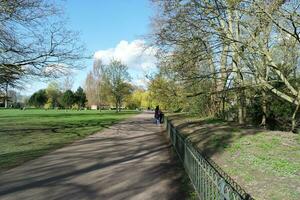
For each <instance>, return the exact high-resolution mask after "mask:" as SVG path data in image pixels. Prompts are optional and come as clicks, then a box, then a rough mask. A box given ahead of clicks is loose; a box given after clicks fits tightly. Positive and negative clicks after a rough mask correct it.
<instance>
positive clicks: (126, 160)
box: [0, 113, 184, 200]
mask: <svg viewBox="0 0 300 200" xmlns="http://www.w3.org/2000/svg"><path fill="white" fill-rule="evenodd" d="M152 117H153V114H150V113H149V114H147V113H143V114H139V115H137V116H134V117H131V118H129V119H127V120H126V121H122V122H120V123H118V124H116V125H113V126H111V127H110V128H108V129H105V130H103V131H101V132H99V133H97V134H94V135H92V136H90V137H87V138H86V139H83V140H80V141H77V142H75V143H73V144H72V145H69V146H66V147H64V148H62V149H59V150H56V151H54V152H52V153H49V154H47V155H45V156H43V157H40V158H38V159H36V160H33V161H29V162H27V163H25V164H24V165H21V166H19V167H16V168H13V169H11V170H8V171H5V172H2V173H0V199H1V200H4V199H5V200H12V199H15V200H29V199H30V200H40V199H45V200H54V199H55V200H58V199H67V200H74V199H99V200H106V199H109V200H110V199H112V200H115V199H138V200H146V199H154V200H160V199H184V197H183V196H182V195H183V194H182V193H181V192H180V175H179V174H180V173H179V172H178V171H176V167H174V160H173V158H172V156H171V155H170V146H169V144H168V143H167V142H166V139H165V136H164V135H163V132H162V131H163V128H162V127H161V126H156V125H155V124H153V121H152Z"/></svg>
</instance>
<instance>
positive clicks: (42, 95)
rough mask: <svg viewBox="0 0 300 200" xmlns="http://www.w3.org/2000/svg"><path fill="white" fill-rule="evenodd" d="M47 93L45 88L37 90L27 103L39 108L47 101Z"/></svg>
mask: <svg viewBox="0 0 300 200" xmlns="http://www.w3.org/2000/svg"><path fill="white" fill-rule="evenodd" d="M47 100H48V98H47V93H46V90H39V91H37V92H35V93H33V95H32V96H31V97H30V98H29V104H30V105H32V106H35V107H37V108H41V107H43V106H44V105H45V103H46V102H47Z"/></svg>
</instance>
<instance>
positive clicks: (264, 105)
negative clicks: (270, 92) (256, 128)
mask: <svg viewBox="0 0 300 200" xmlns="http://www.w3.org/2000/svg"><path fill="white" fill-rule="evenodd" d="M261 108H262V114H263V115H262V119H261V123H260V125H261V126H262V127H263V128H266V122H267V96H266V92H265V91H262V104H261Z"/></svg>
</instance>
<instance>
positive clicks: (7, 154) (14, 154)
mask: <svg viewBox="0 0 300 200" xmlns="http://www.w3.org/2000/svg"><path fill="white" fill-rule="evenodd" d="M134 114H137V112H135V111H122V112H120V113H116V112H114V111H102V112H99V111H91V110H86V111H71V110H68V111H65V110H12V109H9V110H4V109H2V110H0V171H3V170H6V169H9V168H12V167H15V166H17V165H20V164H22V163H24V162H26V161H28V160H31V159H34V158H37V157H39V156H42V155H44V154H46V153H48V152H49V151H52V150H54V149H57V148H60V147H62V146H64V145H66V144H69V143H71V142H74V141H75V140H78V139H81V138H84V137H86V136H88V135H91V134H93V133H95V132H97V131H100V130H101V129H103V128H105V127H108V126H110V125H112V124H113V123H116V122H118V121H120V120H122V119H125V118H127V117H129V116H132V115H134Z"/></svg>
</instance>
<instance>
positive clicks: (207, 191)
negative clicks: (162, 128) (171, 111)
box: [166, 120, 253, 200]
mask: <svg viewBox="0 0 300 200" xmlns="http://www.w3.org/2000/svg"><path fill="white" fill-rule="evenodd" d="M166 125H167V132H168V136H169V137H170V140H171V142H172V144H173V146H174V149H175V150H176V152H177V154H178V156H179V158H180V160H181V161H182V162H183V165H184V168H185V170H186V172H187V174H188V176H189V178H190V179H191V182H192V184H193V186H194V188H195V190H196V192H197V194H198V196H199V198H200V199H201V200H213V199H216V200H250V199H251V200H252V199H253V198H251V197H250V195H248V194H247V193H246V192H245V191H244V190H243V189H242V188H241V187H240V186H238V184H236V183H235V182H234V181H233V180H232V179H231V178H230V177H229V176H228V175H226V173H225V172H223V171H222V170H221V169H220V168H219V167H218V166H217V165H216V164H215V163H214V162H212V161H211V160H209V159H207V158H205V157H203V156H201V154H200V153H199V152H198V151H197V149H196V148H194V146H193V145H192V143H191V141H190V140H189V139H188V138H184V137H183V136H182V135H181V134H180V133H179V132H178V131H177V130H176V128H175V127H174V126H173V125H172V124H171V122H170V121H169V120H166Z"/></svg>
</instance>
